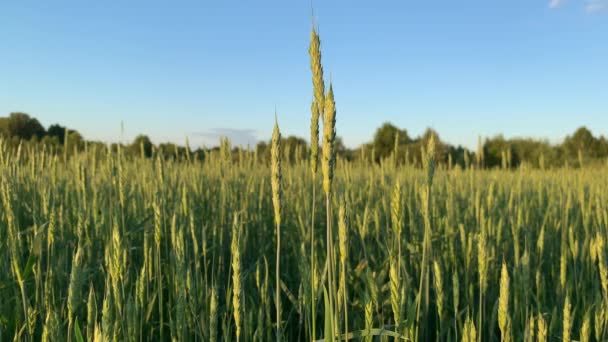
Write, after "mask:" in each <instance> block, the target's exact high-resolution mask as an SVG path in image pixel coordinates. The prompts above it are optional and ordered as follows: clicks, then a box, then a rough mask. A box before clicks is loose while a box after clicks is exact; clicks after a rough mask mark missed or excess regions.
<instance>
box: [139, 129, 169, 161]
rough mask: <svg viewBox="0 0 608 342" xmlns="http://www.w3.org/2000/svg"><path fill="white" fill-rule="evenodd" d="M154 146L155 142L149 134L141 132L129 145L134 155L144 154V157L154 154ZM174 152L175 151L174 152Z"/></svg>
mask: <svg viewBox="0 0 608 342" xmlns="http://www.w3.org/2000/svg"><path fill="white" fill-rule="evenodd" d="M153 148H154V144H152V141H151V140H150V138H149V137H148V136H147V135H144V134H140V135H138V136H137V137H135V139H134V140H133V142H132V143H131V145H130V146H129V150H130V151H131V154H132V155H134V156H139V155H141V154H142V152H143V155H144V157H146V158H149V157H151V156H152V150H153ZM172 153H173V152H172Z"/></svg>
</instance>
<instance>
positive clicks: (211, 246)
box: [0, 144, 608, 341]
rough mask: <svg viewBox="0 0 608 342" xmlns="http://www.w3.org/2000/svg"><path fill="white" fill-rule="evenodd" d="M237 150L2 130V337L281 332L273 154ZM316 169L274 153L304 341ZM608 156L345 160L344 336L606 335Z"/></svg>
mask: <svg viewBox="0 0 608 342" xmlns="http://www.w3.org/2000/svg"><path fill="white" fill-rule="evenodd" d="M227 149H228V146H227V144H224V149H223V150H220V151H218V152H217V153H213V154H210V155H209V156H208V158H207V161H206V162H205V163H201V162H198V161H191V162H188V161H181V162H176V161H171V160H165V159H163V158H162V156H161V155H156V156H155V157H154V158H152V159H139V158H135V159H132V158H131V157H129V158H127V157H125V156H122V155H121V153H120V151H118V153H112V152H103V151H96V152H95V151H89V152H85V153H81V154H77V155H75V156H73V157H72V158H68V159H67V160H65V161H64V160H63V156H61V155H60V156H55V155H53V154H50V153H44V152H36V151H20V152H19V154H18V153H17V152H16V151H8V150H6V149H5V148H2V149H1V154H0V155H1V159H0V176H1V181H0V189H1V195H2V196H0V201H1V206H0V208H1V211H0V239H1V240H0V260H1V262H0V339H2V340H11V339H13V338H16V339H22V340H27V339H30V340H40V339H43V340H47V341H62V340H66V339H70V340H79V338H80V336H82V337H83V338H84V339H85V340H93V339H99V340H117V341H129V340H135V341H138V340H169V339H174V340H234V339H236V336H237V334H239V335H240V339H241V340H246V341H249V340H259V341H268V340H274V339H275V338H276V337H275V334H276V328H277V324H276V318H275V315H276V312H275V310H276V306H275V304H276V299H275V295H274V294H275V290H276V285H275V281H274V279H276V278H277V277H276V274H275V263H276V260H275V257H276V239H277V229H276V227H277V222H276V220H275V211H274V207H273V193H272V187H271V168H270V164H269V163H267V162H261V161H257V160H256V159H255V157H256V155H255V154H254V153H243V154H242V155H241V158H238V159H231V158H229V157H228V156H229V154H228V153H226V152H227ZM257 157H258V159H260V160H261V159H262V158H261V156H257ZM310 170H311V168H310V164H309V163H308V162H307V161H306V160H299V161H296V163H295V164H288V163H283V165H282V168H281V199H280V201H281V203H282V205H281V213H280V234H281V250H280V261H281V262H280V266H281V267H280V277H279V278H280V285H279V287H280V300H281V306H280V318H281V322H280V325H278V327H279V328H280V335H281V336H282V337H283V339H286V340H310V339H311V328H312V322H311V308H312V306H311V303H312V301H311V293H313V292H312V291H311V281H313V280H314V282H315V284H314V286H315V291H314V293H316V294H317V295H316V296H315V297H317V298H316V300H315V302H316V303H317V310H316V319H317V322H316V323H317V324H316V325H315V326H316V331H315V333H314V337H315V338H317V339H319V338H323V337H324V336H325V331H326V327H325V324H324V322H325V319H326V318H327V317H326V314H327V312H328V310H326V305H325V304H324V299H323V297H324V290H323V287H324V284H326V281H325V277H326V276H327V266H326V262H325V261H326V251H327V248H326V246H327V243H326V238H325V236H326V231H325V228H326V219H327V217H326V206H325V204H326V203H325V201H326V198H325V197H324V196H317V198H316V201H317V203H315V207H316V214H315V218H314V223H315V224H314V227H315V237H316V238H315V244H316V248H315V251H316V252H315V255H314V260H312V261H311V253H310V252H311V246H310V241H311V236H310V233H311V229H310V227H311V221H310V220H311V211H312V204H313V203H312V201H311V198H312V191H313V188H316V192H317V193H318V194H323V188H322V182H321V181H320V180H319V178H318V177H317V182H314V183H313V182H312V175H311V172H310ZM607 171H608V170H606V169H577V170H573V169H559V170H553V171H538V170H526V169H520V170H517V171H502V170H493V171H487V170H477V169H473V168H471V169H467V170H461V169H459V168H454V169H446V168H445V167H444V166H441V165H439V166H437V170H436V171H435V173H434V177H433V179H432V186H429V182H428V172H427V170H421V169H415V168H413V167H410V166H407V165H403V166H397V165H395V164H394V163H390V162H387V163H383V164H379V165H375V166H373V167H369V166H368V165H363V164H353V163H345V162H343V161H341V160H338V161H337V163H336V168H335V172H334V188H333V189H334V190H333V196H332V197H331V203H330V208H331V211H332V215H330V216H329V218H330V220H331V221H332V222H331V224H332V225H333V227H335V229H334V232H335V233H336V234H334V236H333V239H334V241H333V244H332V245H331V247H332V248H333V252H334V253H333V254H334V263H335V265H334V266H335V267H334V270H335V271H336V273H335V274H334V276H335V278H336V282H335V286H336V288H337V292H336V298H334V300H335V301H336V305H335V308H336V309H337V311H338V312H334V313H333V316H334V317H335V318H336V319H335V322H334V324H335V326H336V327H337V329H338V332H336V334H343V333H344V331H345V326H348V329H349V331H351V332H352V333H351V336H360V337H361V338H364V339H370V336H367V335H370V334H371V335H374V337H373V338H375V339H378V338H387V337H386V336H385V337H378V336H377V335H382V334H388V333H389V332H396V333H398V334H399V335H401V336H405V337H409V338H412V339H420V340H435V339H441V340H444V339H449V340H457V339H458V340H460V339H463V340H471V338H473V339H474V338H481V339H483V340H484V341H485V340H518V341H519V340H524V339H525V340H527V341H532V340H543V338H546V339H547V340H555V339H562V338H563V339H564V340H568V339H573V340H584V341H586V340H588V341H593V340H596V341H605V340H606V338H608V329H607V326H606V320H607V317H608V270H607V268H608V245H607V241H606V240H607V239H608V236H607V233H608V229H607V227H608V178H606V173H607ZM425 232H426V233H428V234H429V235H428V236H427V239H428V241H426V242H425ZM330 249H331V248H330ZM425 252H426V256H425V257H423V254H425ZM311 265H315V267H314V270H315V273H316V274H314V275H312V274H311V271H310V270H311V269H313V268H312V267H311ZM417 303H420V305H417ZM390 339H392V337H390Z"/></svg>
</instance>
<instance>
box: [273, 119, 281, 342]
mask: <svg viewBox="0 0 608 342" xmlns="http://www.w3.org/2000/svg"><path fill="white" fill-rule="evenodd" d="M271 144H272V146H271V152H270V155H271V157H270V159H271V164H272V165H271V168H270V169H271V186H272V204H273V207H274V222H275V224H276V231H277V254H276V258H277V259H276V271H275V272H276V288H275V291H276V310H277V312H276V324H277V328H276V337H277V341H280V340H281V286H280V285H281V278H280V277H281V276H280V269H281V268H280V257H281V195H282V193H281V176H282V175H281V132H280V131H279V123H278V122H277V120H276V117H275V121H274V130H273V131H272V142H271Z"/></svg>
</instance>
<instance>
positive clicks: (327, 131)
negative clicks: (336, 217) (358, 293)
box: [321, 83, 338, 339]
mask: <svg viewBox="0 0 608 342" xmlns="http://www.w3.org/2000/svg"><path fill="white" fill-rule="evenodd" d="M323 115H324V117H323V159H322V162H321V168H322V170H323V190H324V191H325V207H326V218H327V224H326V233H327V265H328V267H327V270H328V284H329V286H328V287H329V289H328V292H329V304H330V307H331V308H332V312H337V311H338V310H336V306H335V305H334V294H336V283H335V276H336V270H335V263H334V256H333V249H334V247H333V233H332V229H331V194H332V182H333V179H334V168H335V160H336V156H335V151H334V142H335V139H336V127H335V125H336V103H335V102H334V91H333V87H332V85H331V83H330V84H329V91H328V93H327V96H326V98H325V109H324V112H323ZM325 319H326V320H327V317H326V318H325ZM332 321H334V322H335V319H333V317H332ZM332 328H333V332H332V334H333V335H335V334H336V332H337V329H336V326H335V323H334V326H333V327H332ZM333 335H332V339H333V338H334V337H333Z"/></svg>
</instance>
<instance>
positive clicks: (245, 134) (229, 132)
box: [193, 127, 258, 146]
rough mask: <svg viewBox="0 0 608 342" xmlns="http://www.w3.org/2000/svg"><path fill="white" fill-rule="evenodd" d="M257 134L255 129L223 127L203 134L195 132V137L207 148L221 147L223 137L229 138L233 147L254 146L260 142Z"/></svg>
mask: <svg viewBox="0 0 608 342" xmlns="http://www.w3.org/2000/svg"><path fill="white" fill-rule="evenodd" d="M256 133H257V132H256V131H255V130H253V129H237V128H224V127H221V128H213V129H210V130H207V131H203V132H193V135H194V136H197V137H199V138H201V139H202V143H203V144H204V145H207V146H216V145H219V141H220V138H221V137H226V138H228V139H229V140H230V142H231V144H232V145H233V146H247V145H250V146H254V145H255V144H257V142H258V138H257V134H256Z"/></svg>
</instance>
